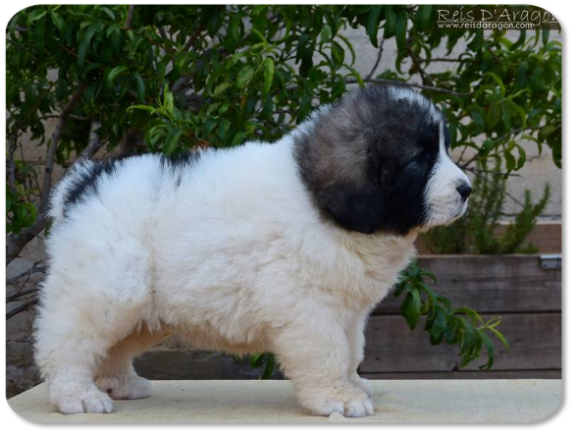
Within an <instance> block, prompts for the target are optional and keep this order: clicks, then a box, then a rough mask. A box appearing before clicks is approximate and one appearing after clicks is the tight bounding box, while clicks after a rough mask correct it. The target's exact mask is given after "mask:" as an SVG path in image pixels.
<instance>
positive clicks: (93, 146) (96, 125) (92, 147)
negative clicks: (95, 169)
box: [80, 119, 102, 159]
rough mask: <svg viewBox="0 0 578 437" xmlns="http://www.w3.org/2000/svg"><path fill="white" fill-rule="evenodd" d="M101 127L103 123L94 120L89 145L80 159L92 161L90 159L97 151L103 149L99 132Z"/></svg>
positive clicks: (91, 125) (89, 135)
mask: <svg viewBox="0 0 578 437" xmlns="http://www.w3.org/2000/svg"><path fill="white" fill-rule="evenodd" d="M101 126H102V123H101V122H100V121H99V120H96V119H94V120H92V123H91V124H90V132H89V134H88V144H87V146H86V148H85V149H84V150H83V151H82V153H81V154H80V158H83V159H90V157H91V156H92V155H94V154H95V153H96V151H97V150H98V149H100V148H101V147H102V143H101V141H100V135H99V134H98V132H97V131H98V129H100V127H101Z"/></svg>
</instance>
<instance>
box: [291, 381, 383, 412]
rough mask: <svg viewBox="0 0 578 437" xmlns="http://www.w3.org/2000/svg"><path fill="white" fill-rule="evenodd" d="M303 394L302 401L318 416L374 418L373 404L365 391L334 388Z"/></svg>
mask: <svg viewBox="0 0 578 437" xmlns="http://www.w3.org/2000/svg"><path fill="white" fill-rule="evenodd" d="M307 392H308V393H304V392H303V393H301V395H300V397H299V398H300V401H301V403H302V404H303V406H305V407H306V408H307V409H309V410H310V411H311V412H312V413H313V414H315V415H317V416H330V415H331V414H332V413H339V414H342V415H343V416H345V417H365V416H373V415H374V414H375V413H374V410H373V404H372V402H371V400H370V399H369V397H368V396H367V394H366V393H365V391H363V390H361V389H358V388H341V389H339V388H335V387H334V388H332V389H329V390H319V391H316V392H313V391H310V390H308V391H307Z"/></svg>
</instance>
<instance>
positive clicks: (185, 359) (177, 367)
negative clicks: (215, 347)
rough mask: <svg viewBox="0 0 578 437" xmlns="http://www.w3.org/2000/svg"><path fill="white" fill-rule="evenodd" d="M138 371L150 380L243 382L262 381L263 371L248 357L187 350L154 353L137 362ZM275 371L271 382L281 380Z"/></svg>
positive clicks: (155, 351)
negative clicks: (239, 357) (252, 365)
mask: <svg viewBox="0 0 578 437" xmlns="http://www.w3.org/2000/svg"><path fill="white" fill-rule="evenodd" d="M134 367H135V370H136V372H137V373H138V374H139V375H140V376H142V377H144V378H147V379H158V380H174V379H176V380H183V379H194V380H204V379H207V380H215V379H226V380H242V379H259V377H260V376H261V373H262V370H261V369H254V368H252V367H251V366H250V364H249V359H248V357H243V358H242V359H236V358H233V357H232V356H231V355H227V354H224V353H217V352H198V351H192V350H187V349H167V350H152V351H149V352H146V353H145V354H143V355H142V356H140V357H138V358H136V359H135V360H134ZM282 378H283V375H282V374H281V372H279V371H275V372H274V373H273V375H272V379H282Z"/></svg>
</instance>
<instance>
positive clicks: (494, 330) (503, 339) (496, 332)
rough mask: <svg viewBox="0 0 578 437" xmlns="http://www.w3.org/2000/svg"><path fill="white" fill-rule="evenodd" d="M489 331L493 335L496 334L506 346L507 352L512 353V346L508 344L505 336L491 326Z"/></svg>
mask: <svg viewBox="0 0 578 437" xmlns="http://www.w3.org/2000/svg"><path fill="white" fill-rule="evenodd" d="M488 329H489V330H490V331H491V332H492V334H494V335H495V336H496V337H497V338H498V340H500V342H501V343H502V344H503V345H504V348H505V349H506V352H510V345H509V344H508V340H506V338H505V337H504V335H503V334H502V333H501V332H500V331H498V330H497V329H496V328H493V327H491V326H488Z"/></svg>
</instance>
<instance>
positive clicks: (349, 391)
mask: <svg viewBox="0 0 578 437" xmlns="http://www.w3.org/2000/svg"><path fill="white" fill-rule="evenodd" d="M272 345H273V351H274V352H275V354H276V356H277V358H278V359H279V361H280V363H281V367H282V369H283V371H284V373H285V376H287V377H288V378H289V379H291V380H292V381H293V382H294V383H295V390H296V393H297V399H298V401H299V403H300V404H301V405H302V406H303V407H305V408H307V409H308V410H310V411H311V412H312V413H313V414H316V415H320V416H329V415H330V414H331V413H333V412H338V413H341V414H343V415H344V416H347V417H364V416H371V415H373V414H374V412H373V405H372V403H371V400H370V399H369V397H368V396H367V393H366V392H365V391H364V390H362V389H360V388H358V387H356V386H355V385H354V384H352V382H351V380H350V378H349V373H350V368H351V351H350V348H349V342H348V339H347V335H346V334H345V329H344V328H343V326H341V325H340V324H339V323H338V321H336V317H335V315H333V314H324V313H323V311H318V312H314V313H313V314H312V315H311V317H310V318H309V319H306V320H304V319H303V318H301V319H299V320H295V321H294V322H293V323H291V325H286V326H284V327H283V330H282V331H280V332H278V333H277V334H276V335H275V337H274V338H273V339H272Z"/></svg>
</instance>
